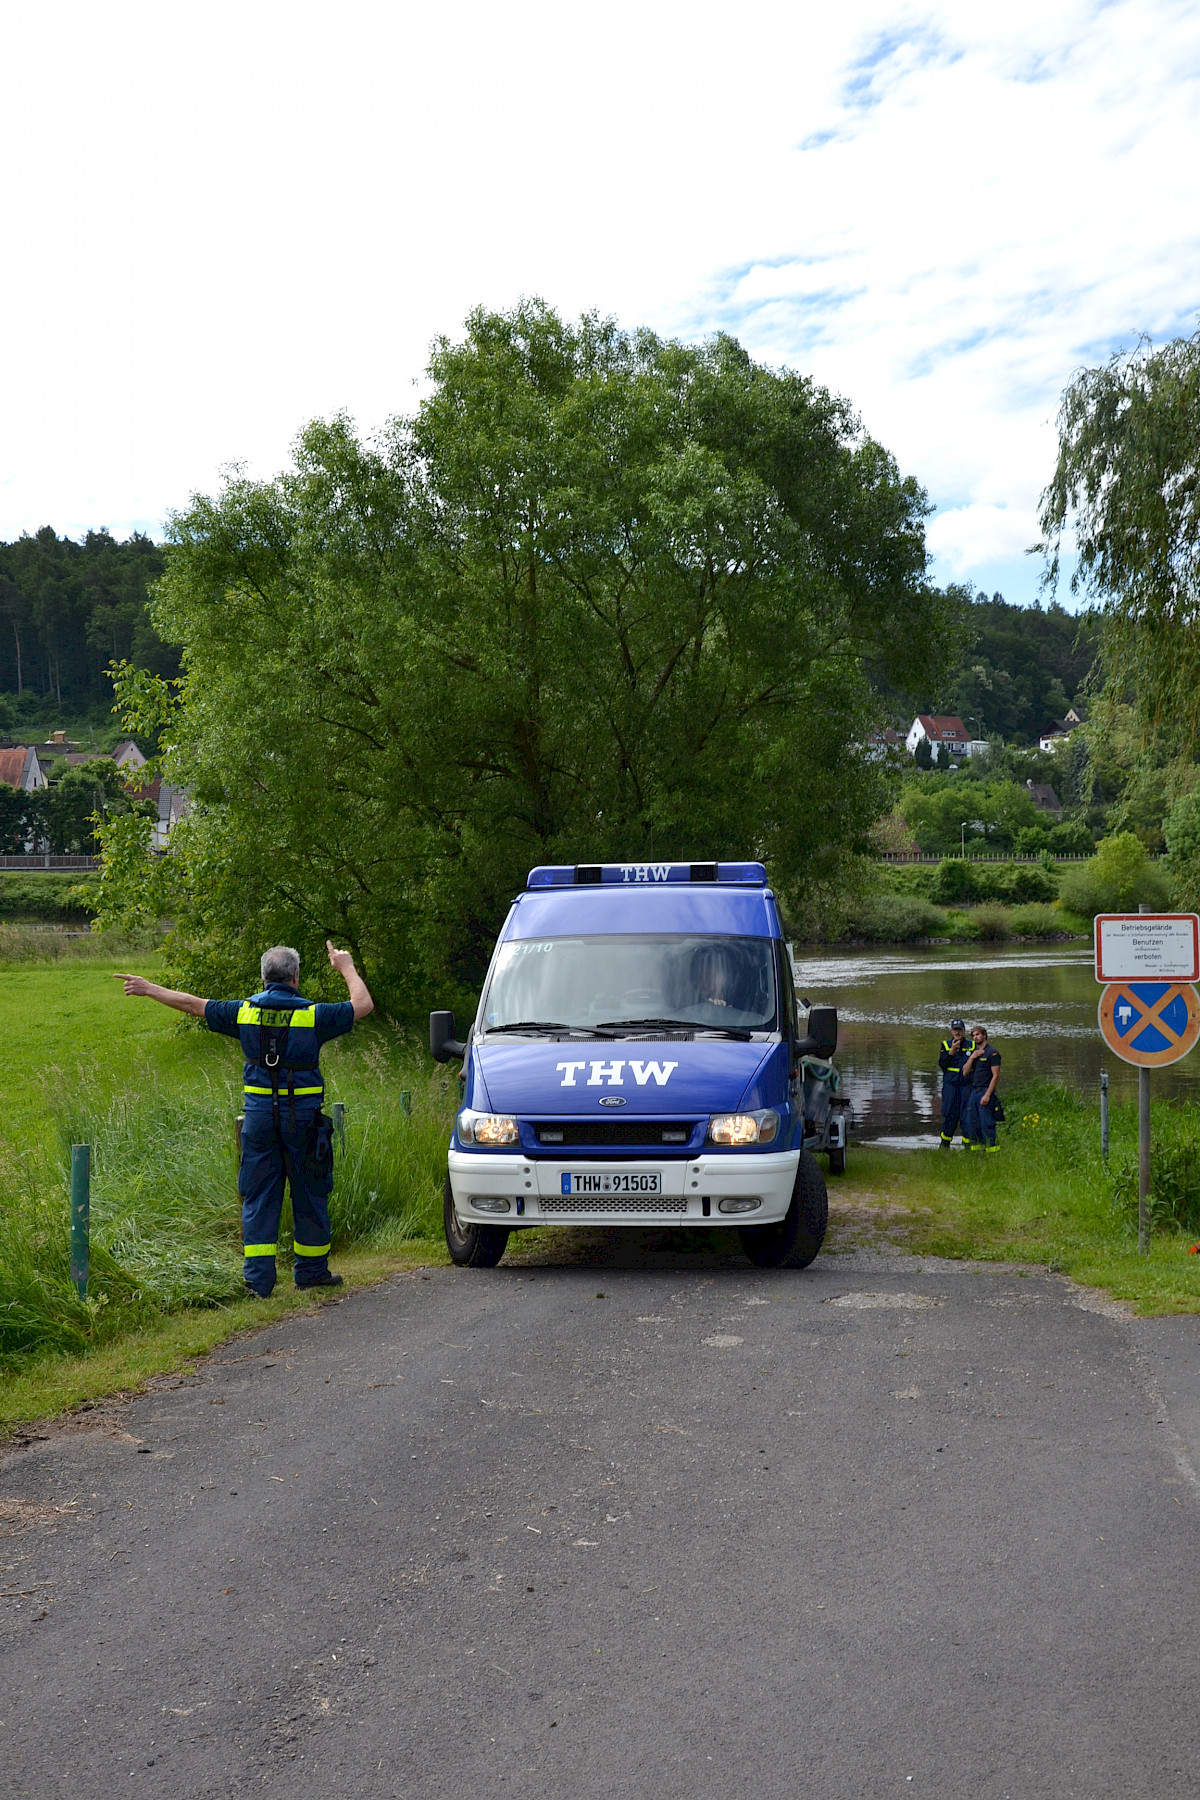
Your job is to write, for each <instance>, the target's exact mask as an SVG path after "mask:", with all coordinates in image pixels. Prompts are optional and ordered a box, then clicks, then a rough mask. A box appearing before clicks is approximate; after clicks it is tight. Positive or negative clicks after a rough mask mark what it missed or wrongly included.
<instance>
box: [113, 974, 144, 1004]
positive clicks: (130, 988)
mask: <svg viewBox="0 0 1200 1800" xmlns="http://www.w3.org/2000/svg"><path fill="white" fill-rule="evenodd" d="M113 979H114V981H123V982H124V983H125V992H126V994H127V995H129V997H130V998H131V999H140V1000H144V999H146V998H147V996H148V995H149V994H150V991H151V987H152V985H153V984H152V983H151V982H149V981H147V980H146V979H145V977H144V976H142V975H115V976H114V977H113Z"/></svg>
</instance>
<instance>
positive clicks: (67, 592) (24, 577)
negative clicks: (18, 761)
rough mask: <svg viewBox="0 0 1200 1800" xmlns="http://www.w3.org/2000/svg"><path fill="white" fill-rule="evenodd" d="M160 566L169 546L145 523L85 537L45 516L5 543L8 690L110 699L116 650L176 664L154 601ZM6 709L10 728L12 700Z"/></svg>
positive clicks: (0, 624)
mask: <svg viewBox="0 0 1200 1800" xmlns="http://www.w3.org/2000/svg"><path fill="white" fill-rule="evenodd" d="M162 569H163V554H162V551H161V550H160V549H159V547H158V546H157V545H156V544H154V543H153V542H152V541H151V540H150V539H149V538H148V537H143V536H142V535H141V534H140V533H135V534H134V535H133V536H132V537H131V538H129V539H127V540H126V541H125V542H124V543H120V542H118V541H117V539H116V538H113V537H110V535H109V534H108V532H107V531H89V532H88V534H87V537H86V538H85V539H84V541H83V543H82V544H77V543H75V542H74V541H73V540H72V539H71V538H65V537H64V538H60V537H58V536H57V535H56V534H55V532H54V531H53V530H52V529H51V527H50V526H49V525H46V526H43V528H42V529H41V530H40V531H39V532H37V533H36V534H35V535H34V536H32V537H29V536H25V537H20V538H17V539H16V540H15V541H14V542H13V543H11V544H0V692H2V693H7V694H9V695H16V696H19V697H20V696H23V697H25V698H26V699H28V698H29V697H30V696H39V695H44V696H50V697H53V698H54V700H55V702H56V703H57V704H59V705H73V706H76V707H78V706H81V705H87V704H89V703H94V702H97V701H101V700H103V701H106V702H107V699H108V695H109V688H108V683H107V680H106V679H105V670H106V669H107V667H108V664H109V663H110V662H111V661H113V660H119V659H121V658H129V659H131V660H133V661H135V662H137V663H139V664H140V665H142V666H143V667H146V668H148V669H151V670H153V671H155V672H157V673H160V674H168V675H169V674H174V672H175V670H176V669H177V668H178V653H177V652H176V651H174V650H172V649H171V648H169V647H168V646H166V645H164V644H163V642H162V640H161V638H160V637H159V636H158V633H157V632H156V631H155V629H154V627H153V625H152V624H151V622H150V616H149V611H148V607H147V594H148V590H149V587H150V584H151V583H152V582H153V581H155V580H157V578H158V576H159V575H160V574H161V573H162ZM8 717H9V720H10V724H9V725H8V726H6V729H11V728H12V723H15V714H13V713H12V711H11V705H10V710H9V714H8Z"/></svg>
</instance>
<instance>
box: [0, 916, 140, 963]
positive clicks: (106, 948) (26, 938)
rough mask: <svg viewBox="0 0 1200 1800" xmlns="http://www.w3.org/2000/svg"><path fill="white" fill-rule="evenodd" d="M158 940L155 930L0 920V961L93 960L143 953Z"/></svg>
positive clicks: (51, 961) (48, 961)
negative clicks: (86, 928) (71, 927)
mask: <svg viewBox="0 0 1200 1800" xmlns="http://www.w3.org/2000/svg"><path fill="white" fill-rule="evenodd" d="M161 942H162V934H161V932H158V931H149V930H147V931H84V930H82V929H81V930H78V931H70V930H64V929H62V928H60V927H58V926H54V925H12V924H5V923H3V922H0V964H3V963H53V962H64V961H69V962H96V961H98V960H100V959H101V958H105V957H107V958H110V959H111V958H114V957H121V956H144V955H145V954H146V952H147V950H157V949H158V947H159V945H160V944H161Z"/></svg>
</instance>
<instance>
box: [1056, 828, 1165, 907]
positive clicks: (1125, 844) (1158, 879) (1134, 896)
mask: <svg viewBox="0 0 1200 1800" xmlns="http://www.w3.org/2000/svg"><path fill="white" fill-rule="evenodd" d="M1059 899H1060V900H1061V901H1062V904H1063V905H1064V906H1065V907H1066V909H1067V911H1068V912H1073V913H1079V914H1081V915H1082V916H1083V917H1084V918H1088V919H1091V918H1094V917H1095V916H1096V914H1097V913H1098V912H1128V911H1129V910H1130V909H1131V908H1132V907H1135V906H1140V905H1141V904H1142V902H1143V901H1146V902H1148V903H1149V904H1150V905H1151V906H1155V907H1164V906H1167V905H1169V904H1170V899H1171V892H1170V888H1169V886H1168V882H1167V877H1166V874H1165V873H1164V871H1163V870H1161V869H1160V868H1159V867H1158V865H1157V864H1156V863H1152V862H1150V861H1149V860H1148V858H1147V856H1146V847H1145V845H1144V844H1143V843H1142V842H1141V841H1140V839H1138V838H1136V837H1135V836H1134V834H1133V832H1132V831H1119V832H1115V833H1114V834H1113V835H1112V836H1111V837H1106V838H1105V839H1104V840H1103V841H1102V842H1101V843H1100V844H1099V845H1098V846H1097V849H1096V854H1095V856H1094V857H1092V858H1091V860H1090V861H1089V862H1085V863H1079V864H1078V865H1077V866H1076V867H1075V868H1071V869H1066V870H1065V871H1064V872H1063V876H1062V881H1061V883H1060V884H1059Z"/></svg>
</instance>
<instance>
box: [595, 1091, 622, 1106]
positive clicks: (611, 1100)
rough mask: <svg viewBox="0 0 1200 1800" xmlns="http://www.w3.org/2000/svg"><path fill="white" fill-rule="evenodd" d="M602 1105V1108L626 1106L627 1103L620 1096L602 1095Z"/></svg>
mask: <svg viewBox="0 0 1200 1800" xmlns="http://www.w3.org/2000/svg"><path fill="white" fill-rule="evenodd" d="M600 1104H601V1106H624V1104H625V1102H624V1100H622V1098H621V1096H620V1094H602V1095H601V1097H600Z"/></svg>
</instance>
